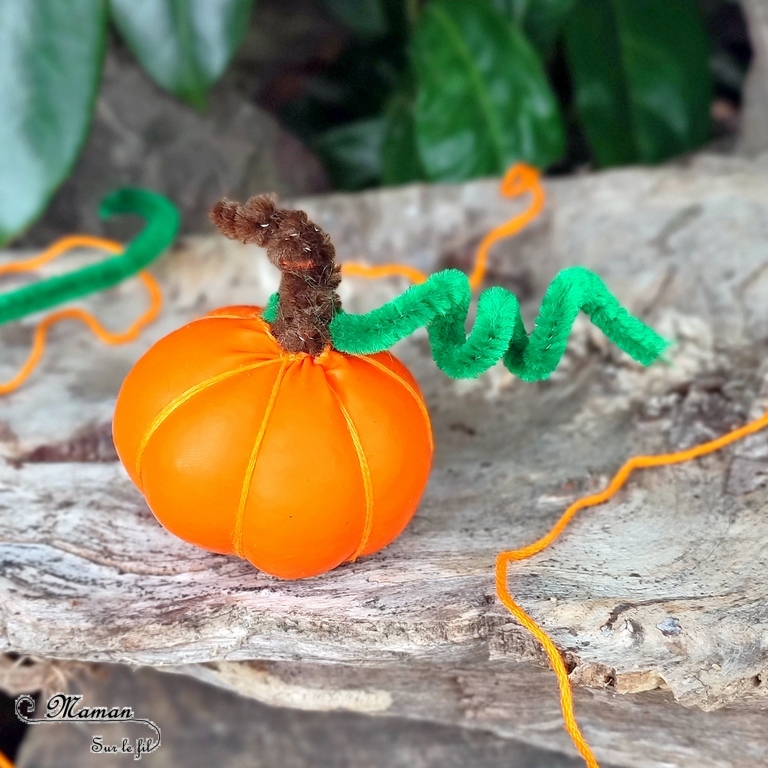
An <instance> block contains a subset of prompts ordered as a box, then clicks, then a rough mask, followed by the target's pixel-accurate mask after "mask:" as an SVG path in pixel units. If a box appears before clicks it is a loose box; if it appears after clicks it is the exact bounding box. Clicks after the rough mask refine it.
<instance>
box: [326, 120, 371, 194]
mask: <svg viewBox="0 0 768 768" xmlns="http://www.w3.org/2000/svg"><path fill="white" fill-rule="evenodd" d="M385 130H386V120H385V119H384V118H383V117H376V118H373V119H371V120H360V121H358V122H356V123H349V124H348V125H343V126H341V127H340V128H333V129H331V130H330V131H327V132H326V133H324V134H323V136H321V137H320V139H318V141H317V142H315V145H314V148H315V150H316V151H317V153H318V154H319V155H320V157H321V159H322V160H323V163H324V164H325V168H326V170H327V171H328V174H329V175H330V177H331V181H333V184H334V186H336V187H338V188H339V189H348V190H356V189H362V188H364V187H369V186H372V185H373V184H376V183H378V181H379V180H380V178H381V150H382V145H383V143H384V131H385Z"/></svg>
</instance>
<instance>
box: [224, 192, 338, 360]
mask: <svg viewBox="0 0 768 768" xmlns="http://www.w3.org/2000/svg"><path fill="white" fill-rule="evenodd" d="M211 219H212V220H213V222H214V224H215V225H216V226H217V227H218V229H219V231H220V232H221V233H222V234H223V235H226V236H227V237H228V238H230V239H232V240H240V241H241V242H243V243H256V245H259V246H261V247H262V248H266V249H267V257H268V258H269V260H270V261H271V262H272V263H273V264H274V265H275V266H276V267H277V268H278V269H279V270H280V275H281V278H280V288H279V294H280V304H279V307H278V313H277V318H276V319H275V321H274V322H273V323H272V333H273V334H274V336H275V338H276V339H277V340H278V342H279V343H280V345H281V346H282V347H283V349H285V350H287V351H288V352H306V353H307V354H310V355H319V354H320V353H321V352H322V351H323V350H324V349H325V348H326V347H329V346H330V345H331V332H330V330H329V325H330V322H331V320H333V316H334V315H335V314H336V312H337V311H338V310H339V308H340V307H341V302H340V301H339V297H338V295H337V294H336V288H337V287H338V285H339V282H340V281H341V275H340V268H339V266H338V265H337V264H336V262H335V255H336V250H335V249H334V247H333V244H332V243H331V240H330V238H329V237H328V235H327V234H326V233H325V232H323V230H322V229H320V228H319V227H317V226H315V225H314V224H313V223H312V222H311V221H310V220H309V219H308V218H307V214H306V213H304V211H288V210H282V209H278V208H276V207H275V202H274V200H273V199H272V198H271V197H268V196H267V195H259V196H258V197H252V198H250V199H249V200H248V202H246V203H245V204H243V205H241V204H240V203H234V202H232V201H230V200H220V201H219V202H218V203H216V205H214V206H213V209H212V210H211Z"/></svg>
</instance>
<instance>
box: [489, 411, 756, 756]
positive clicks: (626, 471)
mask: <svg viewBox="0 0 768 768" xmlns="http://www.w3.org/2000/svg"><path fill="white" fill-rule="evenodd" d="M765 427H768V411H766V412H765V413H764V414H763V415H762V416H760V418H758V419H755V420H754V421H751V422H749V423H748V424H745V425H744V426H743V427H739V428H738V429H734V430H733V431H731V432H728V433H727V434H725V435H722V436H721V437H718V438H716V439H715V440H710V441H708V442H706V443H702V444H701V445H697V446H694V447H693V448H688V449H687V450H685V451H677V452H675V453H662V454H657V455H655V456H634V457H632V458H631V459H629V460H628V461H627V462H626V463H625V464H624V465H623V466H622V467H621V469H619V471H618V472H617V473H616V474H615V475H614V477H613V479H612V480H611V482H610V483H609V485H608V487H607V488H606V489H605V490H604V491H601V492H599V493H594V494H591V495H590V496H584V497H583V498H581V499H578V500H577V501H575V502H574V503H573V504H571V506H570V507H568V509H566V511H565V512H564V513H563V515H562V517H561V518H560V519H559V520H558V521H557V522H556V523H555V525H554V526H553V527H552V528H551V530H550V531H549V532H548V533H547V534H546V535H545V536H542V538H540V539H539V540H538V541H536V542H534V543H533V544H529V545H528V546H527V547H522V548H521V549H512V550H509V551H507V552H500V553H499V554H498V555H497V557H496V593H497V594H498V596H499V600H501V602H502V603H503V604H504V605H505V606H506V608H507V609H508V610H509V612H510V613H511V614H512V615H513V616H514V617H515V618H516V619H517V620H518V622H520V624H521V625H522V626H523V627H525V628H526V629H527V630H528V631H529V632H530V633H531V634H532V635H533V636H534V637H535V638H536V639H537V640H538V641H539V642H540V643H541V645H542V646H543V648H544V651H545V652H546V654H547V656H548V657H549V661H550V663H551V664H552V668H553V670H554V673H555V676H556V677H557V683H558V686H559V687H560V706H561V708H562V711H563V720H564V722H565V729H566V731H568V734H569V735H570V737H571V739H572V741H573V743H574V746H575V747H576V749H577V750H578V751H579V754H580V755H581V756H582V757H583V758H584V760H585V762H586V764H587V766H589V768H599V765H598V762H597V759H596V758H595V756H594V754H593V753H592V750H591V749H590V747H589V745H588V744H587V742H586V740H585V739H584V736H583V735H582V733H581V731H580V730H579V726H578V724H577V723H576V718H575V716H574V712H573V693H572V691H571V686H570V682H569V680H568V671H567V669H566V668H565V664H564V663H563V658H562V656H561V655H560V651H559V650H558V649H557V646H556V645H555V644H554V642H553V641H552V640H551V639H550V637H549V636H548V635H547V633H546V632H545V631H544V630H543V629H542V628H541V627H540V626H539V625H538V624H537V623H536V622H535V621H534V620H533V619H532V618H531V617H530V616H529V615H528V614H527V613H526V612H525V610H524V609H523V608H522V607H521V606H519V605H518V604H517V603H516V602H515V601H514V599H513V598H512V595H511V594H510V593H509V590H508V588H507V566H508V565H509V563H512V562H517V561H520V560H527V559H528V558H530V557H533V556H534V555H536V554H538V553H539V552H541V551H542V550H543V549H546V548H547V547H548V546H549V545H550V544H552V543H553V542H554V541H555V539H557V537H558V536H560V534H561V533H562V532H563V530H564V529H565V527H566V526H567V525H568V523H569V522H570V521H571V520H572V519H573V517H574V516H575V515H576V513H577V512H580V511H581V510H582V509H586V508H587V507H594V506H597V505H598V504H603V503H605V502H606V501H608V500H609V499H611V498H612V497H613V496H614V495H615V494H616V493H617V492H618V491H619V490H620V489H621V488H622V487H623V486H624V484H625V483H626V482H627V480H628V479H629V477H630V475H631V474H632V472H634V471H635V470H636V469H646V468H648V467H661V466H668V465H671V464H682V463H683V462H685V461H691V460H692V459H696V458H698V457H699V456H705V455H706V454H708V453H714V452H715V451H719V450H720V449H721V448H724V447H725V446H727V445H730V444H731V443H735V442H736V441H737V440H741V439H742V438H744V437H747V436H748V435H752V434H754V433H755V432H759V431H760V430H761V429H765Z"/></svg>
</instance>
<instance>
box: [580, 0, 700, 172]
mask: <svg viewBox="0 0 768 768" xmlns="http://www.w3.org/2000/svg"><path fill="white" fill-rule="evenodd" d="M566 50H567V56H568V60H569V63H570V68H571V73H572V77H573V80H574V84H575V97H576V107H577V109H578V112H579V115H580V116H581V120H582V122H583V124H584V132H585V134H586V137H587V140H588V142H589V144H590V146H591V148H592V151H593V153H594V156H595V159H596V161H597V163H598V164H599V165H602V166H609V165H619V164H624V163H634V162H638V161H640V162H645V163H656V162H660V161H662V160H665V159H667V158H669V157H673V156H675V155H679V154H681V153H684V152H688V151H690V150H692V149H695V148H696V147H698V146H700V145H701V144H703V143H704V142H706V141H707V139H708V138H709V135H710V117H709V110H710V102H711V98H712V79H711V75H710V70H709V65H708V43H707V36H706V32H705V30H704V27H703V24H702V21H701V18H700V16H699V14H698V10H697V7H696V4H695V0H674V2H670V0H579V3H578V5H577V7H576V9H575V11H574V13H573V14H572V16H571V17H570V18H569V21H568V23H567V25H566Z"/></svg>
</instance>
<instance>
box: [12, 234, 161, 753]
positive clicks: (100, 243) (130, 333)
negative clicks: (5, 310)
mask: <svg viewBox="0 0 768 768" xmlns="http://www.w3.org/2000/svg"><path fill="white" fill-rule="evenodd" d="M72 248H99V249H101V250H104V251H107V252H109V253H121V252H122V250H123V246H122V245H120V243H117V242H115V241H114V240H107V239H104V238H101V237H92V236H90V235H70V236H68V237H64V238H62V239H61V240H58V241H57V242H55V243H54V244H53V245H51V246H50V248H47V249H46V250H45V251H43V253H41V254H39V255H38V256H34V257H33V258H31V259H25V260H22V261H15V262H11V263H10V264H0V274H9V273H12V272H28V271H30V270H34V269H38V268H39V267H41V266H43V265H44V264H47V263H48V262H50V261H53V260H54V259H55V258H57V257H58V256H61V255H62V254H63V253H65V252H67V251H69V250H71V249H72ZM138 278H139V279H140V280H141V282H142V283H143V284H144V287H145V288H146V289H147V293H148V294H149V299H150V306H149V308H148V309H147V310H146V311H145V312H144V314H142V315H141V317H139V319H138V320H136V321H135V322H134V323H132V324H131V325H130V327H129V328H127V329H126V330H125V331H121V332H112V331H108V330H107V329H106V328H105V327H104V326H103V325H102V324H101V323H100V322H99V321H98V320H97V319H96V317H94V315H92V314H91V313H90V312H88V311H87V310H85V309H81V308H79V307H68V308H66V309H60V310H57V311H56V312H52V313H51V314H49V315H47V316H46V317H45V318H43V320H42V321H41V322H40V324H39V325H38V326H37V328H36V329H35V335H34V338H33V342H32V350H31V351H30V353H29V357H28V358H27V360H26V362H25V363H24V364H23V365H22V367H21V369H20V370H19V372H18V373H17V374H16V375H15V376H14V377H13V378H12V379H10V380H9V381H6V382H2V383H0V395H6V394H8V393H9V392H13V391H14V390H15V389H18V387H20V386H21V385H22V384H23V383H24V382H25V381H26V380H27V379H28V378H29V376H30V375H31V374H32V372H33V371H34V370H35V368H36V367H37V364H38V363H39V362H40V358H41V357H42V356H43V353H44V352H45V344H46V340H47V334H48V329H49V328H50V327H51V326H52V325H54V324H55V323H58V322H59V321H61V320H80V321H81V322H83V323H85V325H87V326H88V328H90V330H91V331H92V332H93V334H94V335H95V336H96V337H97V338H98V339H99V340H100V341H102V342H103V343H104V344H110V345H117V344H125V343H127V342H129V341H133V340H134V339H136V338H138V336H139V334H140V333H141V331H142V330H143V329H144V328H145V327H146V326H147V325H149V324H150V323H151V322H153V321H154V320H155V318H156V317H157V316H158V314H159V313H160V310H161V308H162V305H163V296H162V293H161V291H160V286H159V285H158V284H157V281H156V280H155V278H154V277H152V275H150V274H149V272H146V271H142V272H139V274H138ZM0 768H2V763H0Z"/></svg>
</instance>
